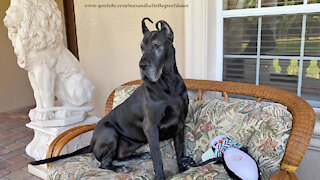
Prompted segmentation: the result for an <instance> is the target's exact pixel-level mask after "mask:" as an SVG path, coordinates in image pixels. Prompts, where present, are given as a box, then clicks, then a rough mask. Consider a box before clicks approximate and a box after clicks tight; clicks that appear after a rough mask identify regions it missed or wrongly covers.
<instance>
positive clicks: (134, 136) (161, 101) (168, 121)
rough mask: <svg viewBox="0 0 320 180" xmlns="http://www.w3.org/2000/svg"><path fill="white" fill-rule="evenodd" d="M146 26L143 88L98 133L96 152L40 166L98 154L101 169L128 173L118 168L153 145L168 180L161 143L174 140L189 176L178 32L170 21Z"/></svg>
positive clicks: (101, 124) (90, 149)
mask: <svg viewBox="0 0 320 180" xmlns="http://www.w3.org/2000/svg"><path fill="white" fill-rule="evenodd" d="M146 20H148V21H150V22H151V23H153V22H152V21H151V20H150V19H149V18H144V19H143V20H142V32H143V35H144V37H143V40H142V43H141V50H142V57H141V60H140V62H139V66H140V72H141V77H142V80H143V84H142V85H141V86H140V87H139V88H138V89H137V90H136V91H135V92H134V93H133V94H132V95H131V96H130V97H129V98H128V99H127V100H126V101H124V102H123V103H122V104H121V105H119V106H118V107H116V108H115V109H113V110H112V111H111V112H110V113H109V114H108V115H107V116H105V117H104V118H102V119H101V120H100V121H99V122H98V124H97V126H96V127H95V129H94V133H93V137H92V140H91V143H90V146H87V147H85V148H82V149H80V150H78V151H76V152H74V153H71V154H67V155H62V156H58V157H55V158H51V159H46V160H42V161H36V162H32V163H31V164H34V165H37V164H41V163H47V162H52V161H55V160H57V159H62V158H65V157H70V156H73V155H77V154H83V153H88V152H93V154H94V155H95V157H96V159H97V160H98V161H100V162H101V165H100V168H104V169H110V170H114V171H118V172H123V171H125V170H124V167H121V166H115V165H113V164H112V161H114V160H119V159H120V160H121V159H125V158H127V157H129V156H131V155H132V154H133V153H134V152H135V150H136V149H138V148H139V147H141V146H142V145H144V144H146V143H149V146H150V150H151V158H152V161H153V166H154V170H155V173H156V178H158V179H165V176H164V171H163V162H162V158H161V152H160V146H159V141H163V140H167V139H170V138H173V141H174V146H175V151H176V156H177V163H178V167H179V171H180V172H182V171H184V170H185V167H184V166H183V164H182V163H181V160H182V159H183V158H184V156H185V153H184V150H185V146H184V125H185V118H186V115H187V111H188V103H189V102H188V94H187V90H186V86H185V84H184V81H183V79H182V77H181V76H180V74H179V72H178V69H177V66H176V60H175V48H174V47H173V39H174V35H173V31H172V29H171V28H170V26H169V25H168V23H166V22H165V21H159V22H157V23H156V28H157V30H156V31H149V29H148V28H147V27H146V24H145V21H146Z"/></svg>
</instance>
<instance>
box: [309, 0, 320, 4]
mask: <svg viewBox="0 0 320 180" xmlns="http://www.w3.org/2000/svg"><path fill="white" fill-rule="evenodd" d="M308 3H309V4H312V3H320V0H308Z"/></svg>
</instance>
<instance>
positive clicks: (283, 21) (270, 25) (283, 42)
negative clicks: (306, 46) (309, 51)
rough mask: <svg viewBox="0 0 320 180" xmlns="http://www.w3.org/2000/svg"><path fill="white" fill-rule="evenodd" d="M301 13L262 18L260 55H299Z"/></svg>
mask: <svg viewBox="0 0 320 180" xmlns="http://www.w3.org/2000/svg"><path fill="white" fill-rule="evenodd" d="M301 29H302V15H282V16H267V17H263V18H262V30H261V55H284V56H300V46H301Z"/></svg>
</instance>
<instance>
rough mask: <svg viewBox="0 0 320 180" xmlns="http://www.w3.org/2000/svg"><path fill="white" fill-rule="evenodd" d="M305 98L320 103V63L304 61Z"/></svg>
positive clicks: (303, 88) (303, 89) (303, 86)
mask: <svg viewBox="0 0 320 180" xmlns="http://www.w3.org/2000/svg"><path fill="white" fill-rule="evenodd" d="M301 92H302V93H301V95H302V97H303V98H305V99H308V100H313V101H320V61H317V60H310V61H309V60H304V61H303V76H302V90H301Z"/></svg>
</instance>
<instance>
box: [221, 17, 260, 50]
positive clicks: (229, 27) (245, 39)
mask: <svg viewBox="0 0 320 180" xmlns="http://www.w3.org/2000/svg"><path fill="white" fill-rule="evenodd" d="M257 34H258V18H257V17H246V18H228V19H224V38H223V40H224V43H223V44H224V54H237V55H239V54H250V55H256V54H257Z"/></svg>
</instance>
